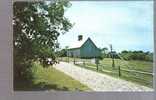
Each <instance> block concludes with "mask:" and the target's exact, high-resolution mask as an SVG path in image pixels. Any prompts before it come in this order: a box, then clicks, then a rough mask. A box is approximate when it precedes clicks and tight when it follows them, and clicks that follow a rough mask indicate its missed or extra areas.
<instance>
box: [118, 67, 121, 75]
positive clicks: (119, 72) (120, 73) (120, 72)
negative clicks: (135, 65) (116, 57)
mask: <svg viewBox="0 0 156 100" xmlns="http://www.w3.org/2000/svg"><path fill="white" fill-rule="evenodd" d="M118 70H119V77H120V76H121V69H120V66H119V67H118Z"/></svg>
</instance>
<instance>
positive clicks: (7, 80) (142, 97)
mask: <svg viewBox="0 0 156 100" xmlns="http://www.w3.org/2000/svg"><path fill="white" fill-rule="evenodd" d="M12 1H13V0H0V100H156V91H154V92H14V91H13V52H12V51H13V48H12V47H13V45H12V40H13V30H12V24H11V23H12V17H13V13H12V12H13V9H12ZM14 1H15V0H14ZM16 1H17V0H16ZM18 1H19V0H18ZM20 1H25V0H20ZM27 1H39V0H27ZM73 1H74V0H73ZM88 1H89V0H88ZM90 1H92V0H90ZM95 1H96V0H95ZM98 1H100V0H98ZM103 1H104V0H103ZM112 1H113V0H112ZM114 1H115V0H114ZM116 1H117V0H116ZM118 1H119V0H118ZM140 1H141V0H140ZM143 1H145V0H143ZM147 1H148V0H147ZM154 5H155V6H154V9H155V10H154V11H156V2H154ZM154 16H156V14H155V13H154ZM155 19H156V17H155V18H154V23H156V22H155ZM155 29H156V25H154V42H155V43H156V33H155ZM154 51H155V52H156V45H154ZM154 61H155V62H154V65H156V55H154ZM154 72H155V73H156V68H155V66H154ZM155 83H156V76H154V88H155V90H156V86H155Z"/></svg>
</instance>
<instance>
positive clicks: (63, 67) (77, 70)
mask: <svg viewBox="0 0 156 100" xmlns="http://www.w3.org/2000/svg"><path fill="white" fill-rule="evenodd" d="M54 67H55V68H56V69H58V70H60V71H62V72H64V73H65V74H67V75H69V76H71V77H72V78H74V79H75V80H79V81H80V82H81V83H83V84H85V85H87V86H88V87H90V88H91V89H92V90H93V91H153V89H151V88H148V87H145V86H141V85H138V84H134V83H132V82H128V81H125V80H122V79H119V78H114V77H111V76H108V75H106V74H101V73H98V72H94V71H91V70H87V69H84V68H81V67H77V66H75V65H74V64H71V63H66V62H60V63H59V64H57V65H56V66H54Z"/></svg>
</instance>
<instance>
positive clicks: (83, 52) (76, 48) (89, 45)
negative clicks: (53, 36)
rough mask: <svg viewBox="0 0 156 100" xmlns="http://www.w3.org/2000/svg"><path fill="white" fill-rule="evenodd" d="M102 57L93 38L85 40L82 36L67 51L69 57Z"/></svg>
mask: <svg viewBox="0 0 156 100" xmlns="http://www.w3.org/2000/svg"><path fill="white" fill-rule="evenodd" d="M100 55H101V51H100V49H99V48H98V47H97V46H96V45H95V44H94V42H93V41H92V40H91V38H88V39H87V40H83V36H82V35H79V36H78V41H76V42H75V43H74V44H72V45H71V46H70V47H69V49H68V51H67V56H69V57H80V58H97V57H99V56H100Z"/></svg>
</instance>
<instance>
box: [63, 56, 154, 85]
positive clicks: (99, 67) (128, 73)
mask: <svg viewBox="0 0 156 100" xmlns="http://www.w3.org/2000/svg"><path fill="white" fill-rule="evenodd" d="M61 61H65V62H69V63H74V64H76V65H78V66H80V67H84V68H87V69H91V70H94V71H99V72H102V73H110V74H112V75H114V76H116V75H118V76H119V77H131V78H135V79H139V80H142V82H144V83H147V84H150V85H151V86H152V85H153V76H154V73H150V72H145V71H138V70H132V69H125V68H121V67H120V66H115V68H113V67H108V66H106V65H103V64H101V63H99V64H95V63H93V62H92V61H91V60H89V59H78V58H73V59H71V58H67V59H61ZM128 67H130V66H128ZM144 76H145V77H146V78H144Z"/></svg>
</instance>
